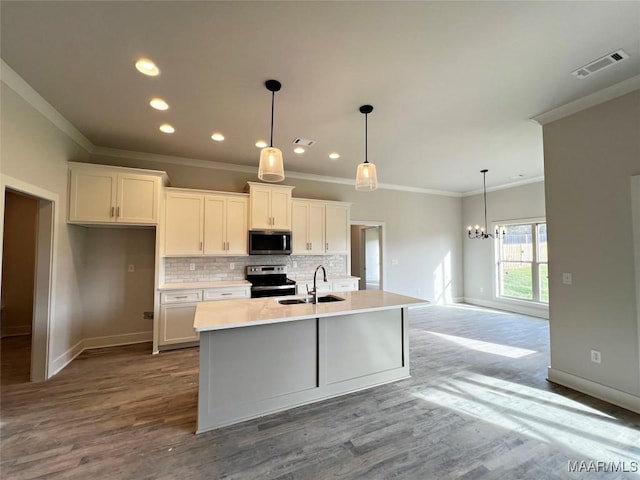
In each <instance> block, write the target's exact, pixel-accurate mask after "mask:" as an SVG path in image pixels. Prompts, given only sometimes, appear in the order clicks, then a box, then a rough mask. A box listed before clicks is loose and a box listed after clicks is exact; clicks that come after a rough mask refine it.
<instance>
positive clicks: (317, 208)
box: [308, 202, 325, 255]
mask: <svg viewBox="0 0 640 480" xmlns="http://www.w3.org/2000/svg"><path fill="white" fill-rule="evenodd" d="M324 223H325V206H324V205H323V204H321V203H313V202H311V203H310V204H309V227H308V232H309V235H308V238H309V253H311V254H313V255H322V254H323V253H324V250H325V241H324V238H325V237H324Z"/></svg>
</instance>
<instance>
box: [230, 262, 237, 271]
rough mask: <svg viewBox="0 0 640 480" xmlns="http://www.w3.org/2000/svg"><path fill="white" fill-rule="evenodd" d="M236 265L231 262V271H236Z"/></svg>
mask: <svg viewBox="0 0 640 480" xmlns="http://www.w3.org/2000/svg"><path fill="white" fill-rule="evenodd" d="M235 268H236V264H235V263H233V262H229V270H235Z"/></svg>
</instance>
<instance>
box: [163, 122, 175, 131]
mask: <svg viewBox="0 0 640 480" xmlns="http://www.w3.org/2000/svg"><path fill="white" fill-rule="evenodd" d="M160 131H161V132H164V133H173V132H175V131H176V129H175V128H173V127H172V126H171V125H169V124H168V123H163V124H162V125H160Z"/></svg>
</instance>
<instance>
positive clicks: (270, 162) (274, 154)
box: [258, 80, 284, 182]
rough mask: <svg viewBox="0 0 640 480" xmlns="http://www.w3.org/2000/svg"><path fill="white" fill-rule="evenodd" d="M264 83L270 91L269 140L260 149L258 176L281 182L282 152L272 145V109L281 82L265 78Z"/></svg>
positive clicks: (266, 179) (282, 168) (266, 180)
mask: <svg viewBox="0 0 640 480" xmlns="http://www.w3.org/2000/svg"><path fill="white" fill-rule="evenodd" d="M264 84H265V86H266V87H267V90H269V91H270V92H271V141H270V142H269V146H268V147H264V148H263V149H262V150H261V151H260V166H259V167H258V178H259V179H260V180H262V181H264V182H281V181H283V180H284V164H283V162H282V152H281V151H280V150H279V149H278V148H275V147H274V146H273V110H274V103H275V96H276V92H278V91H280V88H281V87H282V84H281V83H280V82H279V81H277V80H267V81H266V82H264Z"/></svg>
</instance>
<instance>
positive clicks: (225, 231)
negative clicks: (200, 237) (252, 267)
mask: <svg viewBox="0 0 640 480" xmlns="http://www.w3.org/2000/svg"><path fill="white" fill-rule="evenodd" d="M248 204H249V202H248V200H247V197H246V196H235V195H234V196H230V195H229V196H227V195H206V196H205V206H204V254H205V255H247V214H248V212H247V209H248Z"/></svg>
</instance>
